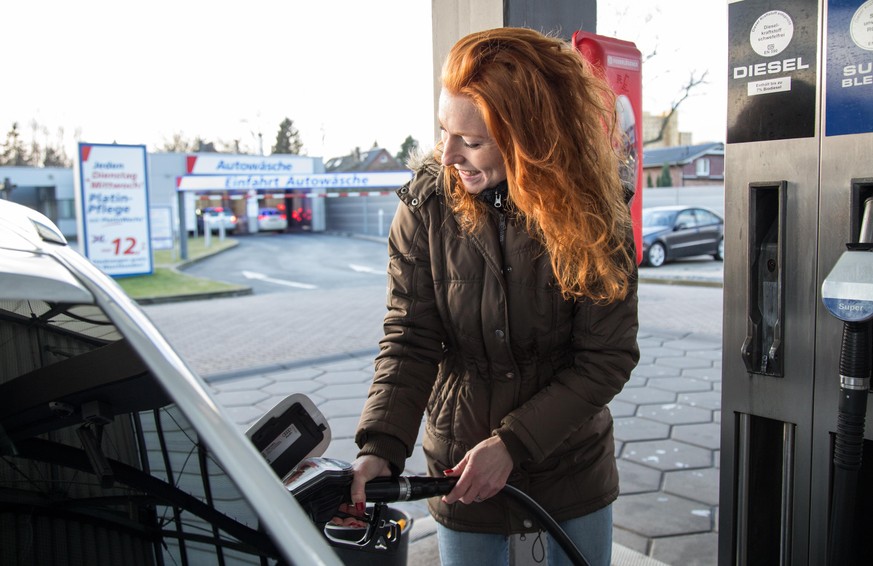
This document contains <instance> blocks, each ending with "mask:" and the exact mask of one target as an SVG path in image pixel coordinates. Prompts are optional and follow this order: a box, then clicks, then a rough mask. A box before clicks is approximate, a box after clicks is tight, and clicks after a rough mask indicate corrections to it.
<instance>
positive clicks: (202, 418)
mask: <svg viewBox="0 0 873 566" xmlns="http://www.w3.org/2000/svg"><path fill="white" fill-rule="evenodd" d="M206 447H208V450H207V449H206ZM0 453H2V456H3V457H2V458H0V509H2V510H3V511H2V513H0V517H2V518H3V524H4V525H5V527H4V532H3V537H2V540H3V543H2V544H0V563H2V564H16V563H18V562H17V560H18V558H17V557H21V556H30V557H33V560H34V561H35V562H34V563H37V562H39V563H62V562H63V561H62V560H61V559H58V556H63V557H64V559H66V558H68V557H71V556H78V557H81V560H82V561H83V563H87V564H92V565H93V564H96V565H116V564H125V563H140V561H141V562H142V563H144V564H145V563H148V564H222V563H223V564H274V563H276V561H283V562H285V563H289V564H307V565H308V564H327V565H333V566H340V564H341V562H340V560H339V558H338V557H337V555H336V553H335V552H334V551H333V549H332V548H331V546H330V545H329V544H328V543H327V542H326V540H325V538H324V537H323V536H321V534H320V533H319V532H318V530H317V529H316V528H315V526H314V524H313V523H312V522H311V521H310V520H309V518H308V517H307V515H306V514H305V513H304V512H303V511H302V509H301V508H300V506H299V505H298V504H297V502H296V500H295V499H294V498H293V497H292V496H291V495H290V494H289V493H288V490H287V489H286V487H285V486H284V485H283V484H282V482H281V480H280V479H279V476H278V475H277V474H276V473H275V472H274V471H273V469H272V468H271V467H270V465H269V464H268V463H267V461H266V460H265V459H264V458H263V457H262V455H261V453H260V452H259V451H258V449H257V448H256V446H255V445H254V443H253V442H252V441H250V440H249V439H248V438H247V437H246V436H245V435H244V434H243V433H242V432H241V431H240V430H239V429H238V428H237V427H236V426H235V425H234V424H233V422H232V421H231V419H229V418H228V417H227V415H226V414H225V413H224V410H223V409H222V408H221V407H220V406H219V404H218V403H217V402H216V400H215V399H214V398H213V397H212V395H211V393H210V392H209V388H208V386H207V385H206V383H205V382H204V381H203V380H202V379H201V378H200V377H199V376H198V375H196V374H195V373H194V372H193V371H192V370H191V369H190V368H188V367H187V366H186V364H185V363H184V362H183V360H182V359H181V358H180V357H179V356H178V355H177V354H176V352H175V351H174V350H173V349H172V348H171V347H170V345H169V344H168V343H167V341H166V340H165V339H164V337H163V336H162V335H161V334H160V333H159V332H158V330H157V329H156V328H155V327H154V326H153V325H152V323H151V321H150V320H149V319H148V317H147V316H146V315H145V314H144V313H143V312H142V311H141V310H140V309H139V307H138V306H137V305H136V304H135V303H134V302H133V301H132V300H131V299H130V298H129V297H128V296H127V295H126V294H125V293H124V292H123V291H122V290H121V288H120V287H119V286H118V285H117V284H116V283H115V282H114V281H113V280H112V279H111V278H110V277H108V276H107V275H105V274H104V273H103V272H101V271H100V270H99V269H98V268H97V267H95V266H94V265H93V264H92V263H91V262H90V261H88V260H87V259H86V258H85V257H83V256H82V255H81V254H79V253H78V252H77V251H75V250H73V249H71V248H70V247H69V246H68V245H67V242H66V240H65V239H64V237H63V235H62V234H61V232H60V231H59V230H58V229H57V227H56V226H55V225H54V224H53V223H52V222H51V221H50V220H48V219H47V218H46V217H45V216H42V215H41V214H39V213H37V212H35V211H33V210H31V209H29V208H26V207H23V206H20V205H17V204H14V203H11V202H9V201H6V200H0ZM52 541H53V542H52ZM57 541H61V542H57ZM59 545H60V546H59ZM53 552H62V553H63V554H62V555H53V554H52V553H53ZM40 556H42V557H43V558H44V560H43V559H41V558H39V557H40ZM51 556H55V558H54V559H52V558H51ZM134 558H135V559H134ZM56 560H57V561H56Z"/></svg>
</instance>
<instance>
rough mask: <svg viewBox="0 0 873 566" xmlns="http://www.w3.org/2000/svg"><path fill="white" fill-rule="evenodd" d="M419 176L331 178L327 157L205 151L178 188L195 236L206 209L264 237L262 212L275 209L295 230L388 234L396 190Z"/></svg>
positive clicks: (189, 162) (192, 159)
mask: <svg viewBox="0 0 873 566" xmlns="http://www.w3.org/2000/svg"><path fill="white" fill-rule="evenodd" d="M411 177H412V174H411V172H410V171H408V170H405V171H353V172H343V173H325V172H324V165H323V163H322V161H321V159H313V158H308V157H302V156H297V155H272V156H268V157H265V156H251V155H235V156H228V155H223V154H200V155H189V156H186V160H185V174H184V175H180V176H178V177H176V179H175V190H176V192H177V195H178V196H177V202H178V206H179V210H180V216H179V218H180V221H181V220H182V219H184V221H185V223H186V224H185V228H186V231H187V232H194V231H196V224H195V225H194V226H192V220H195V221H196V217H197V213H198V211H202V210H204V208H205V207H213V208H215V207H221V208H222V209H224V210H230V211H231V212H232V213H233V214H234V215H235V216H236V218H237V219H238V226H239V231H240V233H253V232H257V230H258V228H257V226H258V223H257V217H258V213H259V210H261V209H263V208H275V209H277V210H279V211H280V212H281V213H283V214H285V215H286V217H287V220H288V230H289V231H297V230H312V231H316V232H317V231H323V230H328V229H329V230H337V231H348V232H355V233H361V234H369V233H378V235H381V234H382V233H384V231H385V230H384V226H385V224H386V222H390V218H391V217H393V213H394V209H395V208H396V205H397V200H396V197H394V195H393V191H394V190H396V189H397V188H399V187H400V186H401V185H403V184H404V183H406V182H407V181H409V179H410V178H411ZM345 199H349V200H345ZM353 201H354V202H353ZM371 201H377V202H375V208H371V207H370V206H369V205H370V204H371ZM386 212H387V213H386ZM371 217H374V218H371Z"/></svg>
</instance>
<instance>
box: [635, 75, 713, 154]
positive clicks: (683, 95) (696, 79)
mask: <svg viewBox="0 0 873 566" xmlns="http://www.w3.org/2000/svg"><path fill="white" fill-rule="evenodd" d="M708 74H709V70H706V71H703V73H701V74H700V75H699V76H698V75H697V71H692V72H691V76H690V77H689V78H688V82H687V83H685V85H684V86H683V87H682V90H681V91H680V92H679V95H678V96H677V97H676V98H675V99H674V100H673V102H672V103H671V104H670V110H668V111H667V112H666V113H665V114H664V115H663V116H662V118H661V127H660V128H658V135H657V136H655V137H654V138H652V139H648V140H643V145H644V146H645V145H649V144H653V143H656V142H659V141H661V140H662V139H664V132H665V131H666V130H667V125H668V124H669V123H670V119H671V118H672V117H673V115H674V114H676V111H677V110H679V106H681V105H682V103H683V102H685V101H686V100H688V98H689V97H690V96H691V93H692V91H693V90H694V89H695V88H696V87H698V86H700V85H702V84H706V76H707V75H708Z"/></svg>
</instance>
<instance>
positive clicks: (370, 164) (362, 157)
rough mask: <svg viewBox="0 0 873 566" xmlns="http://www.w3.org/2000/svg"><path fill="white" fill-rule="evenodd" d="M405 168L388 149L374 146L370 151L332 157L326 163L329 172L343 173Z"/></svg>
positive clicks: (326, 170) (325, 167) (325, 168)
mask: <svg viewBox="0 0 873 566" xmlns="http://www.w3.org/2000/svg"><path fill="white" fill-rule="evenodd" d="M402 169H404V167H403V164H401V163H400V162H399V161H397V159H396V158H394V157H393V156H392V155H391V154H390V153H388V151H387V150H385V149H383V148H381V147H374V148H372V149H370V150H368V151H361V152H357V151H356V152H355V153H351V154H349V155H342V156H340V157H331V158H330V159H328V160H327V161H326V162H325V163H324V170H325V172H327V173H343V172H346V171H380V170H381V171H387V170H391V171H398V170H402Z"/></svg>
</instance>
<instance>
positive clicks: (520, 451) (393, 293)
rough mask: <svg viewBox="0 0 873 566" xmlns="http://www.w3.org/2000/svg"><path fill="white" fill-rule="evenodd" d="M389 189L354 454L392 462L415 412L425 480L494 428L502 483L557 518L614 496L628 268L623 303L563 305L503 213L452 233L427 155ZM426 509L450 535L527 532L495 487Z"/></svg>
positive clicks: (406, 441) (627, 365)
mask: <svg viewBox="0 0 873 566" xmlns="http://www.w3.org/2000/svg"><path fill="white" fill-rule="evenodd" d="M398 194H399V196H400V199H401V200H402V203H401V204H400V205H399V207H398V210H397V214H396V216H395V218H394V222H393V223H392V226H391V233H390V238H389V254H390V261H389V266H388V275H389V283H388V285H389V288H388V297H387V300H388V313H387V315H386V316H385V321H384V328H385V337H384V338H383V339H382V341H381V343H380V349H381V352H380V354H379V355H378V357H377V358H376V372H375V376H374V380H373V384H372V386H371V388H370V393H369V397H368V399H367V402H366V405H365V407H364V411H363V414H362V416H361V420H360V424H359V428H358V432H357V436H356V441H357V443H358V446H360V447H361V451H360V454H375V455H378V456H381V457H383V458H386V459H387V460H388V461H389V462H390V463H391V465H392V467H393V468H395V469H397V470H402V469H403V462H404V460H405V459H406V458H407V457H409V455H410V454H411V453H412V449H413V446H414V444H415V440H416V436H417V434H418V430H419V425H420V423H421V419H422V414H423V412H424V411H425V410H426V411H427V420H426V426H425V437H424V439H423V447H424V451H425V454H426V457H427V462H428V467H429V473H430V474H431V475H436V476H441V475H442V473H443V470H445V469H448V468H451V467H453V466H454V465H455V464H456V463H457V462H459V461H460V460H461V458H463V456H464V454H465V453H466V452H467V451H468V450H469V449H471V448H472V447H473V446H475V445H476V444H477V443H479V442H480V441H482V440H484V439H485V438H488V437H489V436H491V435H494V434H496V435H498V436H500V438H501V439H502V440H503V442H504V444H505V445H506V447H507V448H508V449H509V452H510V454H511V456H512V458H513V461H514V464H515V467H514V470H513V473H512V474H511V475H510V478H509V483H510V484H512V485H514V486H515V487H517V488H519V489H521V490H522V491H524V492H525V493H527V494H528V495H530V496H531V497H532V498H533V499H534V500H536V501H537V502H538V503H539V504H540V505H541V506H542V507H543V508H544V509H545V510H546V511H547V512H548V513H549V514H550V515H552V517H553V518H554V519H556V520H557V521H564V520H567V519H571V518H575V517H579V516H582V515H586V514H588V513H591V512H593V511H596V510H598V509H600V508H602V507H604V506H606V505H608V504H609V503H611V502H612V501H614V500H615V499H616V497H617V496H618V472H617V469H616V465H615V455H614V440H613V436H612V417H611V415H610V413H609V409H608V408H607V406H606V405H607V403H609V402H610V401H611V400H612V398H613V397H614V396H615V395H616V394H617V393H618V392H619V391H621V388H622V386H623V385H624V384H625V382H626V381H627V380H628V378H629V377H630V373H631V370H632V369H633V368H634V366H635V365H636V363H637V361H638V360H639V350H638V347H637V341H636V337H637V326H638V324H637V294H636V274H634V282H633V285H632V288H631V292H630V293H629V294H628V296H627V298H626V299H624V300H622V301H619V302H615V303H613V304H611V305H607V306H597V305H594V304H592V303H591V302H589V301H566V300H564V299H562V298H561V294H560V292H559V290H558V289H557V286H556V282H555V278H554V276H553V274H552V269H551V265H550V262H549V258H548V256H547V255H546V254H545V253H544V250H543V248H542V246H541V244H539V243H538V242H536V241H535V240H533V239H532V238H531V237H530V236H529V235H528V233H527V232H526V231H525V229H524V227H523V226H522V225H521V224H520V223H519V222H517V221H516V220H514V219H513V218H512V217H511V216H510V215H507V216H503V215H502V214H501V213H499V212H496V211H493V210H492V211H491V213H489V214H488V220H487V223H486V224H485V226H484V227H483V229H481V230H480V231H477V232H475V233H474V234H469V233H464V232H462V230H461V229H460V227H459V225H458V223H457V222H456V219H455V217H454V215H453V213H452V211H451V209H450V208H449V206H448V203H447V200H446V199H447V196H446V195H445V194H444V190H443V181H442V171H441V168H440V166H439V165H438V164H437V163H436V162H434V161H429V162H428V163H427V164H426V165H425V166H423V167H422V168H420V169H419V170H418V171H417V172H416V174H415V176H414V178H413V180H412V181H410V182H409V183H408V184H407V185H406V186H404V187H402V188H401V189H400V190H399V191H398ZM501 217H503V222H505V242H504V243H503V244H502V245H501V243H500V241H499V237H498V230H499V228H498V225H499V223H500V222H501ZM429 504H430V508H431V512H432V513H433V515H434V517H435V518H436V520H437V521H439V522H440V523H441V524H443V525H445V526H447V527H449V528H452V529H456V530H461V531H472V532H488V533H502V534H511V533H518V532H530V531H532V530H535V529H536V527H537V525H535V524H534V522H533V517H532V516H531V514H530V513H529V512H527V511H526V510H525V509H523V508H521V507H519V506H518V505H517V504H515V503H513V502H511V501H510V500H509V499H508V498H506V496H504V495H502V494H499V495H497V496H495V497H493V498H491V499H489V500H486V501H485V502H483V503H478V504H471V505H465V504H463V503H455V504H453V505H446V504H444V503H442V502H441V501H440V499H439V498H433V499H431V500H430V502H429Z"/></svg>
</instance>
